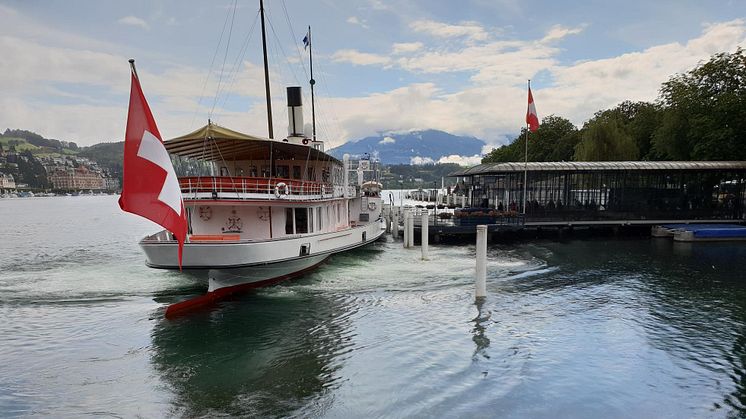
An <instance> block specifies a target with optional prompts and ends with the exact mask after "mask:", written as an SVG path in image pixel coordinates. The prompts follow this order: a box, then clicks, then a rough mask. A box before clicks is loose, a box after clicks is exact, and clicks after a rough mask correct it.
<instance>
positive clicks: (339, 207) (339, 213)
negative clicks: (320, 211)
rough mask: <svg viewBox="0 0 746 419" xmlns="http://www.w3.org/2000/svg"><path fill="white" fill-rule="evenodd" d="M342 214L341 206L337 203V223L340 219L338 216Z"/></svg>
mask: <svg viewBox="0 0 746 419" xmlns="http://www.w3.org/2000/svg"><path fill="white" fill-rule="evenodd" d="M341 215H342V206H341V205H339V204H337V224H339V222H340V221H341V219H340V217H341Z"/></svg>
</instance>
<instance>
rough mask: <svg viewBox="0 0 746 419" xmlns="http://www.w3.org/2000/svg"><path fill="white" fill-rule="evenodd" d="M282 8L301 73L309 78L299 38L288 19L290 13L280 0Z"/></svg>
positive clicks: (283, 0)
mask: <svg viewBox="0 0 746 419" xmlns="http://www.w3.org/2000/svg"><path fill="white" fill-rule="evenodd" d="M282 10H283V12H284V13H285V20H286V21H287V23H288V28H290V34H291V35H292V36H293V45H295V50H296V51H297V52H298V58H300V65H301V67H302V68H303V74H305V76H306V78H309V75H308V71H307V70H306V62H305V60H304V57H303V54H302V53H301V51H300V45H299V44H298V39H299V38H297V37H296V35H295V31H294V30H293V23H292V22H291V21H290V14H289V13H288V9H287V7H286V6H285V0H282Z"/></svg>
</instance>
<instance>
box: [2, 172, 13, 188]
mask: <svg viewBox="0 0 746 419" xmlns="http://www.w3.org/2000/svg"><path fill="white" fill-rule="evenodd" d="M15 188H16V181H15V179H14V178H13V175H6V174H4V173H0V189H15Z"/></svg>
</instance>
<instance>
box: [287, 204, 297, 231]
mask: <svg viewBox="0 0 746 419" xmlns="http://www.w3.org/2000/svg"><path fill="white" fill-rule="evenodd" d="M293 220H294V217H293V209H292V208H285V234H295V229H294V228H293Z"/></svg>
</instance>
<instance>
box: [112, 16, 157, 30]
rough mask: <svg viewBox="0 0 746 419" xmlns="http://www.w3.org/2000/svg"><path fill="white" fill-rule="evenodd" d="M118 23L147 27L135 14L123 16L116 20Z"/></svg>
mask: <svg viewBox="0 0 746 419" xmlns="http://www.w3.org/2000/svg"><path fill="white" fill-rule="evenodd" d="M117 22H118V23H121V24H122V25H130V26H139V27H141V28H143V29H149V28H150V27H149V26H148V23H147V22H145V21H144V20H143V19H140V18H139V17H136V16H125V17H123V18H121V19H119V20H117Z"/></svg>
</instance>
